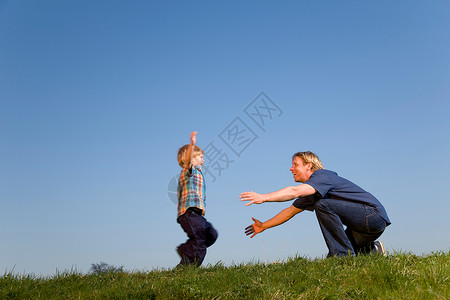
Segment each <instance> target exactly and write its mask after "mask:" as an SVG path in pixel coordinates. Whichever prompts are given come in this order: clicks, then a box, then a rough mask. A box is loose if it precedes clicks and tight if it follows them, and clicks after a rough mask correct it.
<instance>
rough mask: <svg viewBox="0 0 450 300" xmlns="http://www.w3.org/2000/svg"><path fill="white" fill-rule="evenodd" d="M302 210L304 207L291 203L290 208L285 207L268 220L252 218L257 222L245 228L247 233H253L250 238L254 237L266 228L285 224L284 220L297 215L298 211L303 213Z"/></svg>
mask: <svg viewBox="0 0 450 300" xmlns="http://www.w3.org/2000/svg"><path fill="white" fill-rule="evenodd" d="M302 211H303V209H300V208H296V207H295V206H293V205H291V206H289V207H288V208H285V209H283V210H282V211H281V212H279V213H278V214H277V215H276V216H275V217H273V218H272V219H270V220H268V221H266V222H261V221H259V220H257V219H255V218H252V220H253V222H255V223H253V224H252V225H250V226H247V227H246V228H245V234H246V235H250V234H252V236H251V237H250V238H253V237H254V236H255V235H257V234H258V233H261V232H263V231H264V230H266V229H269V228H272V227H275V226H278V225H281V224H283V223H284V222H286V221H288V220H290V219H291V218H292V217H293V216H295V215H296V214H298V213H301V212H302Z"/></svg>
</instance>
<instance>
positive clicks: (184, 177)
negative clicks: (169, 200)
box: [177, 166, 206, 217]
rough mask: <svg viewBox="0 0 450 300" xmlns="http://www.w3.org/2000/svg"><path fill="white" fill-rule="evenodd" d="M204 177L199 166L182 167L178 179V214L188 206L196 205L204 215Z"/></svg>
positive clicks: (182, 212) (183, 211)
mask: <svg viewBox="0 0 450 300" xmlns="http://www.w3.org/2000/svg"><path fill="white" fill-rule="evenodd" d="M205 202H206V194H205V179H204V178H203V173H202V171H201V168H200V167H198V166H192V168H191V169H188V168H183V170H181V174H180V179H179V180H178V216H177V217H179V216H181V215H182V214H184V213H185V212H186V210H187V209H188V208H189V207H197V208H199V209H201V210H202V212H203V213H202V214H203V215H205Z"/></svg>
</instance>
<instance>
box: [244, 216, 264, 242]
mask: <svg viewBox="0 0 450 300" xmlns="http://www.w3.org/2000/svg"><path fill="white" fill-rule="evenodd" d="M252 220H253V222H255V223H254V224H252V225H250V226H247V227H246V228H245V234H246V235H250V234H253V235H252V236H251V237H250V238H253V237H254V236H255V235H257V234H258V233H261V232H263V231H264V230H265V229H264V228H262V223H261V222H260V221H259V220H257V219H255V218H252Z"/></svg>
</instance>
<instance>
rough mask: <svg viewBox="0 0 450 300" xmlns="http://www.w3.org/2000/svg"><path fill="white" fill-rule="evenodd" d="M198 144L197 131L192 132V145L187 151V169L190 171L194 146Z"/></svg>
mask: <svg viewBox="0 0 450 300" xmlns="http://www.w3.org/2000/svg"><path fill="white" fill-rule="evenodd" d="M196 142H197V131H193V132H191V144H190V145H189V147H188V149H187V151H186V158H185V159H186V160H187V168H188V169H190V168H191V167H192V158H193V157H192V156H193V155H194V151H193V148H194V145H195V143H196Z"/></svg>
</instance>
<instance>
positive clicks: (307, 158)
mask: <svg viewBox="0 0 450 300" xmlns="http://www.w3.org/2000/svg"><path fill="white" fill-rule="evenodd" d="M296 157H300V158H301V159H302V160H303V163H305V164H307V163H311V164H312V168H311V169H312V170H313V171H317V170H319V169H323V165H322V162H321V161H320V159H319V157H318V156H317V155H315V154H314V153H312V152H311V151H305V152H297V153H295V154H294V155H293V156H292V160H294V158H296Z"/></svg>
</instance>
